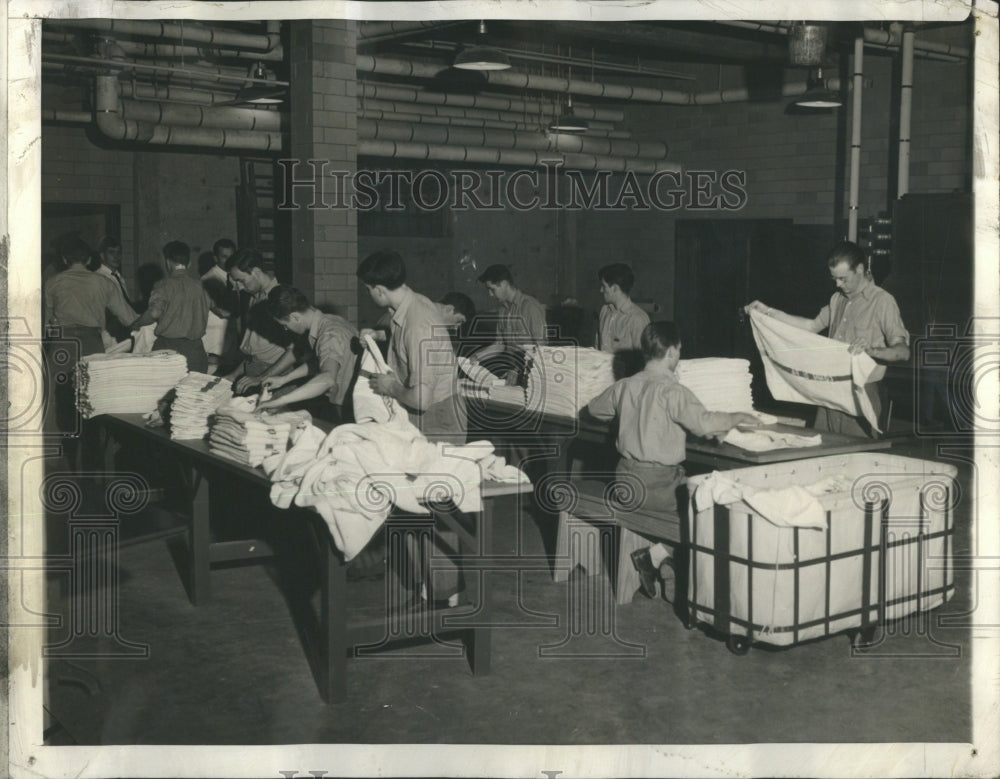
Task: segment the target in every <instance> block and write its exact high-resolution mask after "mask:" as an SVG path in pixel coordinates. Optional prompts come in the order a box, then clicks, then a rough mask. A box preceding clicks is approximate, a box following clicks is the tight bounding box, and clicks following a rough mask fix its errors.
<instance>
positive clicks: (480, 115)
mask: <svg viewBox="0 0 1000 779" xmlns="http://www.w3.org/2000/svg"><path fill="white" fill-rule="evenodd" d="M359 105H360V106H361V107H363V108H374V109H376V110H380V111H392V112H395V113H411V114H427V115H430V116H451V117H455V118H459V119H488V120H490V121H497V120H499V121H513V122H518V121H519V122H526V121H530V120H533V119H536V118H537V119H538V122H539V123H542V121H543V120H547V118H548V117H551V116H554V113H555V112H554V107H553V108H552V109H549V110H548V111H543V112H541V113H536V114H531V113H529V112H524V113H518V112H515V111H511V112H503V111H487V110H486V109H481V108H456V107H454V106H439V105H426V104H424V103H399V102H396V101H392V100H365V101H364V102H363V103H359ZM592 124H593V126H594V127H595V128H597V129H601V130H614V129H615V128H616V125H615V123H614V122H598V121H594V122H592Z"/></svg>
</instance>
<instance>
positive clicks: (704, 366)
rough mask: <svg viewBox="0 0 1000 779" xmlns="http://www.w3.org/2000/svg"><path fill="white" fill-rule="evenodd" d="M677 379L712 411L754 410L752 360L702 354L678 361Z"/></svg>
mask: <svg viewBox="0 0 1000 779" xmlns="http://www.w3.org/2000/svg"><path fill="white" fill-rule="evenodd" d="M676 373H677V380H678V381H679V382H680V383H681V384H683V385H684V386H685V387H687V388H688V389H689V390H691V392H693V393H694V396H695V397H696V398H698V400H700V401H701V404H702V405H703V406H704V407H705V408H707V409H708V410H709V411H728V412H733V411H746V412H748V413H749V412H751V411H753V394H752V392H751V389H750V380H751V376H750V361H749V360H739V359H731V358H727V357H701V358H697V359H694V360H681V361H680V362H679V363H677V371H676Z"/></svg>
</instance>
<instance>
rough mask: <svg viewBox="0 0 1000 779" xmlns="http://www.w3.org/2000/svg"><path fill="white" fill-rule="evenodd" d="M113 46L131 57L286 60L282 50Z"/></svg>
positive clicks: (117, 42)
mask: <svg viewBox="0 0 1000 779" xmlns="http://www.w3.org/2000/svg"><path fill="white" fill-rule="evenodd" d="M109 42H110V43H111V45H113V46H114V47H115V48H117V49H120V50H121V52H122V53H123V54H125V55H127V56H129V57H165V58H168V59H171V58H172V59H179V58H181V57H186V58H189V59H195V60H197V59H203V58H206V57H230V58H236V59H252V60H259V61H261V62H274V61H279V62H280V61H281V60H283V59H284V54H283V53H282V51H281V49H277V50H275V51H252V50H250V49H224V48H219V47H217V46H208V45H206V46H182V45H181V44H179V43H137V42H136V41H123V40H118V39H114V40H110V41H109Z"/></svg>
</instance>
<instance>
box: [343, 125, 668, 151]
mask: <svg viewBox="0 0 1000 779" xmlns="http://www.w3.org/2000/svg"><path fill="white" fill-rule="evenodd" d="M358 138H359V139H362V138H363V139H365V140H368V139H371V140H380V141H403V142H406V141H418V142H422V143H431V144H457V145H461V146H485V147H493V148H497V149H531V150H534V151H553V152H582V153H585V154H599V155H604V156H609V157H622V158H627V159H645V160H650V161H653V160H665V159H666V158H667V144H665V143H656V142H653V143H638V142H636V141H613V140H608V139H606V138H586V137H582V136H579V135H566V134H561V135H559V136H557V137H556V138H554V139H551V140H550V139H549V137H548V136H546V135H545V134H544V133H540V132H534V133H527V132H513V131H510V130H477V129H474V128H468V127H448V126H444V125H411V124H404V123H401V122H374V121H372V120H371V119H361V120H360V121H359V122H358Z"/></svg>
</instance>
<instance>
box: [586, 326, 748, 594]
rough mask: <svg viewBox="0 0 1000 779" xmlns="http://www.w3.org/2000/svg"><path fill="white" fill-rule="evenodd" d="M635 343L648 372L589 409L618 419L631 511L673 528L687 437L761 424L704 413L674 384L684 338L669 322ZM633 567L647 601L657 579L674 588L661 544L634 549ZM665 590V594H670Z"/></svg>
mask: <svg viewBox="0 0 1000 779" xmlns="http://www.w3.org/2000/svg"><path fill="white" fill-rule="evenodd" d="M639 340H640V348H641V349H642V355H643V358H644V359H645V361H646V365H645V368H644V369H643V370H642V371H641V372H639V373H637V374H636V375H634V376H630V377H629V378H626V379H621V380H619V381H617V382H615V383H614V384H612V385H611V386H610V387H608V388H607V389H606V390H605V391H604V392H602V393H601V394H600V395H598V396H597V397H596V398H594V399H593V400H591V401H590V403H589V404H588V405H587V410H588V411H589V412H590V414H591V415H593V416H594V417H596V418H597V419H604V420H611V419H614V418H616V417H617V418H618V440H617V441H616V446H617V448H618V453H619V454H620V455H621V459H619V461H618V466H617V468H616V473H617V475H618V476H619V477H620V478H621V479H622V480H623V481H624V482H625V483H626V484H628V483H631V482H636V481H637V483H638V484H640V485H642V489H641V490H640V493H641V494H642V496H643V500H642V503H641V504H640V505H637V506H634V507H630V508H631V509H632V510H634V511H641V512H642V513H643V514H646V515H652V516H653V517H654V518H655V517H656V516H658V515H660V516H663V517H664V519H666V517H667V515H672V516H673V517H674V518H675V519H674V521H676V515H677V490H678V488H680V487H681V486H683V485H684V484H685V483H686V475H685V473H684V468H683V466H682V465H681V463H682V462H683V461H684V459H685V456H686V455H685V448H686V446H687V433H688V432H691V433H694V434H695V435H699V436H705V437H709V436H716V437H721V436H723V435H725V434H726V433H728V432H729V431H730V430H732V429H733V428H734V427H736V426H737V425H743V426H748V427H757V426H759V425H760V421H759V420H758V419H757V417H755V416H753V415H752V414H746V413H743V412H735V413H727V412H723V411H708V410H707V409H706V408H705V407H704V406H703V405H702V404H701V401H699V400H698V398H696V397H695V395H694V393H692V392H691V390H689V389H688V388H687V387H685V386H684V385H683V384H681V383H680V381H678V379H677V374H676V372H675V371H676V369H677V363H678V362H680V359H681V337H680V333H679V332H678V329H677V327H676V325H674V323H673V322H653V323H652V324H649V325H647V326H646V327H645V329H644V330H643V331H642V336H641V338H640V339H639ZM632 563H633V565H635V568H636V570H637V571H638V572H639V575H640V577H641V581H642V591H643V593H644V594H646V595H647V596H649V597H653V596H654V595H655V594H656V580H657V577H660V578H662V579H663V580H664V581H665V582H668V581H669V582H671V583H672V573H673V569H672V553H671V549H670V548H669V547H668V546H667V545H666V544H662V543H661V544H654V545H653V546H651V547H647V548H644V549H638V550H636V551H635V552H633V553H632ZM664 590H665V594H666V592H667V591H668V590H669V587H664ZM668 599H671V598H668Z"/></svg>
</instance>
